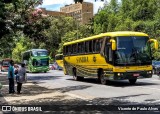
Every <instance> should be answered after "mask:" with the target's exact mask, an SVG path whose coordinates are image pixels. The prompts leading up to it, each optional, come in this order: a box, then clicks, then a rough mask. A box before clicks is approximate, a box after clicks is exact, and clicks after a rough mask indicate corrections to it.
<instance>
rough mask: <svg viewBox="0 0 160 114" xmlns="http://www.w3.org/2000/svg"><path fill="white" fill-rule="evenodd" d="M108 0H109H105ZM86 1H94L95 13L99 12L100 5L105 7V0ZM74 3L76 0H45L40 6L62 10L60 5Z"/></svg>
mask: <svg viewBox="0 0 160 114" xmlns="http://www.w3.org/2000/svg"><path fill="white" fill-rule="evenodd" d="M105 1H108V0H104V2H105ZM84 2H91V3H93V10H94V14H96V13H97V11H98V9H99V7H103V5H104V2H102V1H101V0H97V1H96V2H95V0H84ZM69 4H74V0H43V4H42V5H41V6H39V7H42V8H46V9H47V10H51V11H60V7H64V6H65V5H69Z"/></svg>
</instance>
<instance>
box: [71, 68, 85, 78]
mask: <svg viewBox="0 0 160 114" xmlns="http://www.w3.org/2000/svg"><path fill="white" fill-rule="evenodd" d="M82 78H83V77H79V76H77V71H76V68H74V69H73V79H74V80H75V81H79V80H82Z"/></svg>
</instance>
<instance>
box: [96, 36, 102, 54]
mask: <svg viewBox="0 0 160 114" xmlns="http://www.w3.org/2000/svg"><path fill="white" fill-rule="evenodd" d="M100 47H101V40H100V39H97V40H96V45H95V49H96V52H100Z"/></svg>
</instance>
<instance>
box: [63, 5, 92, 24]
mask: <svg viewBox="0 0 160 114" xmlns="http://www.w3.org/2000/svg"><path fill="white" fill-rule="evenodd" d="M60 12H65V13H66V14H68V16H71V17H73V18H74V19H76V20H78V21H79V22H80V23H82V24H86V23H88V22H89V21H90V19H92V18H93V4H92V3H89V2H83V3H76V4H71V5H66V6H65V7H61V8H60Z"/></svg>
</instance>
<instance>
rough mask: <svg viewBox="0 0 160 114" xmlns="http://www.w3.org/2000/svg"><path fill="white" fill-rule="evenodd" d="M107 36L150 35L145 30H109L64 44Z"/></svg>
mask: <svg viewBox="0 0 160 114" xmlns="http://www.w3.org/2000/svg"><path fill="white" fill-rule="evenodd" d="M105 36H110V37H116V36H148V35H147V34H145V33H143V32H133V31H117V32H107V33H101V34H99V35H95V36H91V37H87V38H83V39H79V40H75V41H71V42H67V43H64V44H63V46H66V45H71V44H74V43H78V42H83V41H88V40H92V39H99V38H102V37H105Z"/></svg>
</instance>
